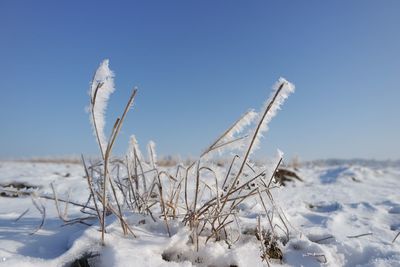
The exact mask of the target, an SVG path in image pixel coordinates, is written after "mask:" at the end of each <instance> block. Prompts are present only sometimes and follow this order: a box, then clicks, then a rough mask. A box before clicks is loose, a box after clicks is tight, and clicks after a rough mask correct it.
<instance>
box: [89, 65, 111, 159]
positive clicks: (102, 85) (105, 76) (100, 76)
mask: <svg viewBox="0 0 400 267" xmlns="http://www.w3.org/2000/svg"><path fill="white" fill-rule="evenodd" d="M108 63H109V60H108V59H105V60H104V61H103V62H101V64H100V66H99V67H98V69H97V70H96V73H95V75H94V77H93V81H92V84H91V86H90V91H89V94H90V96H91V109H92V112H93V116H91V117H90V120H91V122H92V126H93V130H94V134H95V135H96V130H95V128H97V134H98V138H99V140H98V141H99V143H100V144H99V145H100V146H101V148H102V152H103V153H105V151H106V148H107V138H106V135H105V131H104V128H105V125H106V121H105V113H106V109H107V102H108V99H109V98H110V95H111V94H112V93H113V92H114V91H115V87H114V73H113V72H112V71H111V70H110V68H109V67H108ZM97 88H98V89H97ZM96 89H97V93H96Z"/></svg>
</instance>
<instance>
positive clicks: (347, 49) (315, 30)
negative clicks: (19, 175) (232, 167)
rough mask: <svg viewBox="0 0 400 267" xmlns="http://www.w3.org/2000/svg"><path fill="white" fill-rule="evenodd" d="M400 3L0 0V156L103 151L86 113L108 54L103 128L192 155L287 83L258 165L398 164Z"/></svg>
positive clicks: (124, 138) (121, 142) (121, 146)
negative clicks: (291, 90)
mask: <svg viewBox="0 0 400 267" xmlns="http://www.w3.org/2000/svg"><path fill="white" fill-rule="evenodd" d="M399 13H400V1H396V0H388V1H368V0H367V1H366V0H357V1H344V0H343V1H286V0H283V1H183V0H182V1H113V2H111V1H107V2H106V1H104V2H102V1H63V2H61V1H19V0H14V1H11V0H9V1H7V0H6V1H1V2H0V32H1V34H0V53H1V58H2V64H0V73H1V75H0V77H1V83H0V90H1V98H0V124H1V134H0V136H1V138H0V157H3V158H7V157H29V156H49V155H66V154H80V153H84V154H90V155H92V154H95V153H97V152H98V148H97V146H96V142H95V139H94V138H93V136H92V131H91V127H90V124H89V120H88V114H87V113H85V106H87V104H88V102H89V97H88V95H87V91H88V88H89V82H90V79H91V77H92V75H93V73H94V71H95V69H96V68H97V66H98V64H99V63H100V62H101V60H103V59H104V58H109V59H110V67H111V69H112V70H114V71H115V73H116V79H115V82H116V88H117V91H116V92H115V93H114V95H113V96H112V98H111V100H110V102H109V112H108V114H107V118H108V120H107V121H108V126H109V127H111V125H112V124H113V122H112V121H113V120H114V118H116V116H117V115H119V114H120V112H121V111H122V109H123V106H124V105H125V102H126V100H127V97H128V96H129V93H130V90H131V88H132V86H134V85H136V86H138V87H139V94H138V97H137V99H136V104H135V107H134V109H133V110H132V111H131V113H130V114H129V116H128V118H127V120H126V124H125V125H124V127H123V131H122V133H121V136H120V138H119V139H118V143H117V147H116V153H123V152H124V151H125V149H126V144H127V142H128V139H129V136H130V134H136V136H137V137H138V139H139V142H140V143H141V144H142V146H143V147H144V145H145V144H146V143H147V142H148V141H149V140H154V141H155V142H156V143H157V148H158V151H159V154H163V155H166V154H172V155H176V154H180V155H182V156H188V155H192V156H195V155H197V154H199V153H200V151H201V150H202V149H204V148H205V147H206V146H207V145H208V144H209V143H211V142H212V141H213V139H214V138H215V137H216V136H217V135H218V134H220V133H221V132H222V131H223V130H225V128H227V127H228V126H229V125H230V124H231V123H232V122H233V121H235V120H236V119H237V118H238V117H239V116H240V115H241V114H242V113H243V112H244V111H246V110H247V109H248V108H252V107H253V108H256V109H258V108H259V107H260V106H261V105H262V104H263V102H264V101H265V99H266V97H267V96H268V95H269V92H270V87H271V85H272V84H273V83H274V82H275V81H276V79H277V78H279V77H280V76H283V77H285V78H287V79H288V80H290V81H291V82H293V83H294V84H295V85H296V93H295V94H294V95H292V96H291V97H290V98H289V99H288V101H287V103H286V104H285V106H284V107H283V110H282V111H281V112H280V113H279V114H278V116H277V117H276V118H275V119H274V120H273V121H272V123H271V125H270V131H269V132H268V134H267V136H266V138H265V139H264V140H263V145H262V148H261V150H260V151H259V153H258V155H259V156H261V157H263V156H264V155H271V154H272V153H274V151H275V149H276V148H280V149H281V150H283V151H284V152H286V155H287V156H288V157H289V158H290V157H291V156H293V155H299V156H300V158H302V159H317V158H332V157H335V158H355V157H361V158H376V159H389V158H391V159H398V158H400V142H399V136H400V118H399V115H400V104H399V99H400V86H399V84H400V83H399V79H400V29H399V25H400V16H399Z"/></svg>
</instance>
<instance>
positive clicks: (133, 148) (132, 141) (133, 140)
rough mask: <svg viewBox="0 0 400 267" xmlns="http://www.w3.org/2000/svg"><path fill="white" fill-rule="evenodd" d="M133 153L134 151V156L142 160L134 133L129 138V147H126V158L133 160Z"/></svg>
mask: <svg viewBox="0 0 400 267" xmlns="http://www.w3.org/2000/svg"><path fill="white" fill-rule="evenodd" d="M135 153H136V157H137V158H138V159H139V160H140V161H141V162H142V161H143V155H142V152H141V151H140V149H139V144H138V141H137V139H136V136H135V135H131V138H130V140H129V148H128V153H127V154H128V155H127V156H128V160H129V161H130V162H134V161H135Z"/></svg>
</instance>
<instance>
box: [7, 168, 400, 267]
mask: <svg viewBox="0 0 400 267" xmlns="http://www.w3.org/2000/svg"><path fill="white" fill-rule="evenodd" d="M297 173H298V175H299V176H300V177H301V178H302V179H303V182H300V181H295V182H289V183H287V185H286V186H285V187H280V188H277V189H274V190H273V196H274V198H275V201H276V203H277V204H278V205H279V206H280V207H281V208H282V210H283V211H284V213H285V215H286V217H287V219H288V221H289V222H290V226H289V228H290V240H289V242H288V243H287V244H286V245H284V246H283V245H281V248H282V252H283V261H282V262H279V261H273V262H272V265H273V266H307V267H308V266H400V238H399V239H398V240H397V241H395V242H394V243H392V240H393V239H394V237H395V236H396V234H397V233H398V232H399V231H400V194H399V188H400V166H397V167H396V166H390V167H388V166H375V165H374V166H361V165H359V164H352V165H349V164H346V163H342V164H340V165H330V166H323V165H321V164H319V165H306V166H304V167H302V168H300V169H299V170H298V171H297ZM16 183H24V184H25V185H26V184H28V185H31V186H35V187H33V188H30V189H26V190H28V191H34V192H35V194H37V195H41V196H50V197H51V196H53V193H52V189H51V186H50V184H51V183H53V185H54V188H55V190H56V192H57V193H58V197H59V198H60V199H70V200H71V201H74V202H76V203H83V204H84V203H85V202H86V201H87V197H88V195H89V190H88V187H87V181H86V179H84V170H83V168H82V166H81V165H79V164H67V163H60V164H56V163H30V162H12V161H3V162H0V185H1V186H2V187H1V188H2V189H13V188H12V187H11V185H10V184H14V185H16ZM0 193H1V192H0ZM1 194H2V196H0V265H4V266H68V265H69V264H71V263H72V262H73V261H74V260H75V259H78V258H80V257H82V256H83V255H89V254H91V255H94V256H96V255H99V256H96V257H94V258H93V259H92V260H91V262H92V264H95V266H192V265H199V266H266V265H267V264H266V263H265V262H262V261H261V258H260V244H259V243H257V242H254V240H253V239H254V238H253V239H250V238H248V239H246V238H243V240H244V241H242V242H240V243H238V244H237V245H234V246H233V247H231V248H230V249H228V248H227V247H226V245H225V243H223V242H217V243H214V242H209V243H207V245H206V246H201V247H200V248H199V251H198V252H196V253H193V252H192V251H193V248H192V247H190V246H189V245H188V242H187V241H188V229H187V228H185V227H183V226H182V225H180V224H179V223H174V222H171V225H170V227H171V233H172V237H171V238H170V237H169V236H168V234H167V232H166V230H165V228H164V224H162V223H160V222H159V221H156V222H153V221H151V220H148V219H147V218H145V217H142V216H141V215H137V214H127V220H128V222H129V224H130V225H131V226H132V230H133V231H134V232H135V234H136V235H137V238H133V237H131V236H129V237H124V236H123V235H122V233H121V230H120V226H119V221H117V220H115V221H112V219H111V218H110V220H109V222H108V224H109V227H108V233H107V236H106V246H105V247H102V246H101V245H100V242H99V239H100V234H99V232H98V229H99V228H98V222H97V221H96V220H94V219H93V220H88V221H86V222H88V223H90V224H93V227H89V226H87V225H84V224H79V223H78V224H72V225H64V222H63V221H62V220H61V219H60V218H59V217H58V213H57V210H56V206H55V202H54V201H53V200H49V199H44V198H36V197H34V198H33V200H32V198H31V197H29V196H20V197H6V196H4V194H3V193H1ZM33 202H35V203H36V205H37V206H38V207H39V209H37V208H36V207H35V205H34V204H33ZM60 206H61V209H64V207H65V205H64V204H63V203H60ZM43 207H44V208H43ZM40 209H41V210H42V213H43V212H45V221H44V225H43V227H41V228H40V229H39V228H38V227H39V225H40V224H41V221H42V216H43V214H41V212H40V211H39V210H40ZM239 209H240V211H239V212H240V214H241V217H240V220H241V222H240V224H241V225H246V224H249V225H250V224H251V223H253V224H254V223H255V222H256V220H257V214H259V213H260V212H261V210H262V209H261V207H260V206H259V204H257V205H256V202H254V203H252V202H251V201H248V202H246V203H243V205H240V208H239ZM22 214H23V216H22V217H21V215H22ZM68 216H69V217H68V219H73V218H76V217H81V216H82V213H81V212H80V208H79V207H75V206H72V205H68ZM246 240H247V241H246ZM163 258H164V259H168V260H169V261H166V260H164V259H163ZM178 258H179V259H178ZM89 262H90V261H89Z"/></svg>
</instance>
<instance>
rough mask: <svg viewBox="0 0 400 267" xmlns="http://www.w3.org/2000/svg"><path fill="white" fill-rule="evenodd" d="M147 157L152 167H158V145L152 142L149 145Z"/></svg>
mask: <svg viewBox="0 0 400 267" xmlns="http://www.w3.org/2000/svg"><path fill="white" fill-rule="evenodd" d="M147 155H148V157H149V162H150V165H151V167H153V168H156V167H157V165H156V163H157V154H156V143H154V142H153V141H150V142H149V144H148V145H147Z"/></svg>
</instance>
